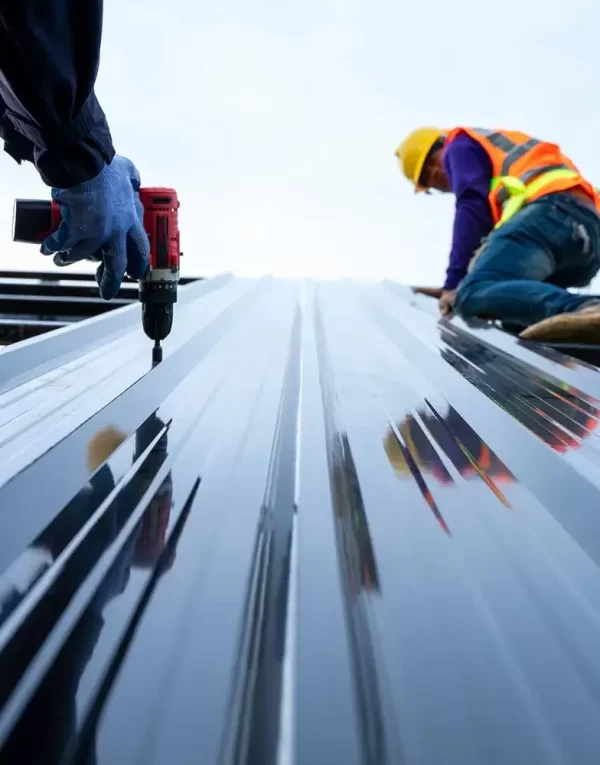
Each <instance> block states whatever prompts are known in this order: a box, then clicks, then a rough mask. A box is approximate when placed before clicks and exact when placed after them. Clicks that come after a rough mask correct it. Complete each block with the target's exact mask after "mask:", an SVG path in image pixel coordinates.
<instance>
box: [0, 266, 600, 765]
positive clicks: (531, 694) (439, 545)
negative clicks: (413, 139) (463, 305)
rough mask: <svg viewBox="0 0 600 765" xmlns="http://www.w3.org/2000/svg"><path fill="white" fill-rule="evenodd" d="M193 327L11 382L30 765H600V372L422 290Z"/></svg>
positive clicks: (4, 614)
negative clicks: (441, 303)
mask: <svg viewBox="0 0 600 765" xmlns="http://www.w3.org/2000/svg"><path fill="white" fill-rule="evenodd" d="M177 309H178V310H177V312H176V316H175V328H174V330H173V332H172V334H171V336H170V337H169V339H168V340H167V341H166V343H165V353H164V361H163V363H162V364H160V365H159V366H157V367H155V368H152V367H151V353H150V345H151V344H150V342H149V341H148V340H147V338H145V336H144V335H143V333H142V330H141V325H140V317H139V306H136V305H131V306H128V307H126V308H123V309H118V310H116V311H111V312H109V313H108V314H106V315H105V316H102V317H98V318H95V319H90V320H87V321H84V322H82V323H80V324H77V325H71V326H68V327H65V328H63V329H60V330H58V331H56V332H52V333H49V334H46V335H43V336H40V337H37V338H35V339H32V340H28V341H25V342H24V343H22V344H19V345H16V346H14V347H12V348H9V349H7V350H5V351H3V352H2V353H1V354H0V381H1V386H2V387H1V391H2V392H1V393H0V456H1V457H2V460H1V462H0V465H1V467H0V522H1V523H2V533H1V534H0V571H2V572H3V573H2V574H1V575H0V741H1V742H2V744H3V749H2V756H3V757H5V758H6V761H15V762H17V761H18V762H30V761H31V762H34V761H35V762H48V763H55V762H56V763H58V762H60V763H74V762H85V761H87V760H86V759H85V758H86V757H90V756H91V755H92V753H93V755H94V756H95V757H96V761H97V762H98V763H99V765H104V764H105V763H106V765H108V764H109V763H110V764H111V765H113V764H114V763H138V762H144V763H147V764H148V765H162V764H163V763H172V762H177V763H187V762H190V763H191V762H201V763H203V764H206V765H210V764H211V763H215V765H216V764H217V763H218V764H219V765H229V764H230V763H231V765H233V763H236V764H237V763H240V764H241V763H247V764H248V765H249V764H250V763H260V764H261V765H271V764H272V765H275V764H277V765H280V764H283V763H298V765H309V764H310V765H313V764H314V765H316V764H317V763H321V762H323V763H330V762H336V761H338V762H344V763H345V764H346V763H348V764H349V765H352V764H354V763H355V764H356V765H375V763H377V765H387V764H392V763H393V764H394V765H395V763H406V764H407V765H430V764H431V765H433V763H436V764H437V763H438V762H460V763H482V762H485V763H491V764H493V763H498V764H500V763H502V764H504V763H506V762H515V763H520V762H523V763H528V764H529V763H531V762H544V763H567V762H568V763H572V762H577V763H586V762H592V761H595V760H596V753H597V751H598V747H599V746H600V729H599V728H598V726H597V724H596V719H597V715H598V711H599V700H600V696H599V695H598V689H599V688H600V667H599V663H598V660H597V649H596V646H597V642H598V638H599V637H600V619H599V617H600V613H599V610H598V606H597V602H596V601H597V590H598V586H599V584H600V575H599V569H598V564H599V563H600V545H599V544H598V542H597V539H598V538H599V537H600V534H596V532H598V531H600V519H599V514H598V504H599V498H600V497H599V493H598V489H599V486H600V442H599V440H598V435H597V432H596V426H597V423H598V419H599V417H600V376H599V375H598V369H597V368H596V367H595V366H593V365H592V364H588V363H585V362H583V361H579V360H577V359H575V358H573V357H570V356H568V355H566V354H563V353H560V352H559V351H557V350H556V349H550V348H546V347H541V346H535V345H531V344H529V345H528V344H525V343H522V342H519V341H518V340H517V339H516V338H514V337H512V336H510V335H507V334H505V333H503V332H501V331H499V330H498V329H496V328H494V327H490V326H487V325H471V326H468V325H467V324H465V323H464V322H462V321H461V320H459V319H453V320H451V321H445V320H444V321H438V318H437V315H436V313H435V304H434V303H432V302H431V301H430V300H429V299H428V298H426V297H423V296H415V295H413V294H412V293H411V292H410V290H409V289H407V288H404V287H402V286H400V285H396V284H392V283H383V284H360V283H354V282H351V281H342V282H322V283H312V282H293V281H279V280H274V279H257V280H236V279H232V278H229V277H223V278H219V279H217V280H206V281H202V282H198V283H195V284H190V285H189V286H185V287H183V288H182V289H181V294H180V301H179V302H178V304H177ZM103 439H104V444H103V446H102V448H100V446H99V444H100V445H102V443H103ZM32 731H35V733H34V734H33V735H32Z"/></svg>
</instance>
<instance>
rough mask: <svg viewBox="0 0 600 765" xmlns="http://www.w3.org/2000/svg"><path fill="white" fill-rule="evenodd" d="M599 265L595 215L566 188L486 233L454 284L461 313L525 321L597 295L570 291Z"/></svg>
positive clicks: (599, 226)
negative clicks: (458, 282)
mask: <svg viewBox="0 0 600 765" xmlns="http://www.w3.org/2000/svg"><path fill="white" fill-rule="evenodd" d="M598 270H600V217H599V216H598V215H597V214H596V212H595V211H594V210H593V209H590V208H588V207H586V206H585V204H583V203H581V202H578V201H577V198H576V197H574V196H573V195H571V194H569V193H565V192H562V193H557V194H549V195H548V196H547V197H542V198H541V199H539V200H536V201H535V202H532V203H531V204H529V205H527V206H526V207H524V208H522V209H521V210H520V211H519V212H518V213H517V214H516V215H515V216H514V217H513V218H511V219H510V220H509V221H508V222H507V223H505V224H504V225H502V226H500V228H498V229H497V230H495V231H492V233H491V234H490V235H489V236H488V237H487V239H486V241H485V243H484V245H483V249H482V252H481V255H480V257H479V258H478V260H477V262H476V263H475V264H474V267H473V270H472V271H471V273H470V274H468V275H467V276H466V277H465V279H464V280H463V282H462V284H461V285H460V287H459V288H458V292H457V295H456V302H455V306H454V310H455V311H456V312H457V313H459V314H461V315H462V316H464V317H465V318H468V317H475V316H477V317H479V318H487V319H501V320H502V321H505V322H507V323H512V324H520V325H523V326H528V325H530V324H533V323H535V322H537V321H541V320H542V319H547V318H548V317H550V316H554V315H555V314H559V313H567V312H569V311H576V310H577V309H578V308H580V307H581V306H582V305H583V304H584V303H589V302H590V300H598V301H600V297H597V296H594V297H592V296H590V295H576V294H573V293H571V292H567V290H566V289H565V287H584V286H586V285H587V284H589V283H590V281H591V280H592V279H593V277H594V276H595V275H596V273H597V272H598Z"/></svg>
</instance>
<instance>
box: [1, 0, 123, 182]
mask: <svg viewBox="0 0 600 765" xmlns="http://www.w3.org/2000/svg"><path fill="white" fill-rule="evenodd" d="M102 5H103V2H102V0H0V115H1V116H0V138H2V139H3V140H4V149H5V151H7V152H8V153H9V154H10V155H11V156H12V157H13V158H14V159H15V160H17V162H21V161H29V162H33V163H34V164H35V166H36V168H37V170H38V172H39V173H40V176H41V178H42V180H43V181H44V182H45V183H46V184H47V185H49V186H57V187H59V188H68V187H70V186H73V185H74V184H76V183H81V182H83V181H86V180H89V179H90V178H94V177H95V176H96V175H98V173H99V172H100V171H101V170H102V168H103V167H104V165H105V164H107V163H109V162H111V161H112V158H113V156H114V154H115V151H114V148H113V145H112V139H111V135H110V131H109V129H108V124H107V122H106V118H105V116H104V112H103V111H102V109H101V107H100V104H99V103H98V101H97V99H96V96H95V95H94V84H95V81H96V75H97V71H98V62H99V56H100V42H101V37H102Z"/></svg>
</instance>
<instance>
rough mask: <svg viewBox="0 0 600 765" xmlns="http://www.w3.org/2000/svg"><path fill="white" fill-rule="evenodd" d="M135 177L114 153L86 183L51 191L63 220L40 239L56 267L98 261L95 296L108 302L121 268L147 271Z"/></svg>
mask: <svg viewBox="0 0 600 765" xmlns="http://www.w3.org/2000/svg"><path fill="white" fill-rule="evenodd" d="M139 188H140V176H139V173H138V171H137V170H136V168H135V166H134V165H133V163H132V162H131V161H130V160H128V159H126V158H125V157H120V156H118V155H117V156H115V158H114V159H113V161H112V162H111V163H110V165H106V166H105V167H104V169H103V170H102V172H101V173H100V174H99V175H97V176H96V177H95V178H93V179H92V180H91V181H86V182H85V183H80V184H78V185H77V186H73V187H72V188H70V189H52V199H54V200H55V201H56V202H58V203H59V204H60V209H61V214H62V222H61V224H60V226H59V227H58V229H57V230H56V231H55V232H54V233H53V234H50V235H49V236H47V237H46V238H45V239H44V241H43V242H42V253H43V254H44V255H51V254H52V253H57V254H56V255H55V256H54V262H55V263H56V265H58V266H67V265H70V264H71V263H76V262H77V261H80V260H86V259H87V260H95V261H99V262H100V266H99V267H98V271H97V273H96V280H97V282H98V286H99V288H100V295H101V296H102V297H103V298H104V299H105V300H110V299H111V298H113V297H114V296H115V295H116V294H117V292H118V291H119V287H120V286H121V282H122V281H123V277H124V275H125V272H126V271H127V273H128V274H129V276H131V277H132V278H134V279H141V278H142V277H143V276H144V274H145V273H146V271H147V269H148V253H149V250H150V244H149V242H148V236H147V235H146V232H145V231H144V227H143V219H144V212H143V207H142V203H141V202H140V198H139V194H138V190H139Z"/></svg>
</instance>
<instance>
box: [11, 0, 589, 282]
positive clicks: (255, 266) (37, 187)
mask: <svg viewBox="0 0 600 765" xmlns="http://www.w3.org/2000/svg"><path fill="white" fill-rule="evenodd" d="M594 2H595V5H596V6H597V1H596V0H571V2H565V1H564V0H560V1H559V0H519V2H516V1H515V0H505V2H502V3H489V2H477V1H476V0H454V2H452V3H442V2H435V3H427V2H421V3H403V2H398V1H397V0H371V1H370V2H367V1H366V0H363V1H362V2H359V1H358V0H303V2H302V3H299V2H294V3H292V2H289V1H286V0H252V2H249V1H248V0H220V2H219V3H218V4H217V3H202V2H198V0H170V2H169V3H168V5H167V6H165V4H164V3H163V2H158V1H157V0H144V1H143V2H142V1H141V0H128V2H127V3H117V2H107V3H106V10H105V26H104V42H103V55H102V60H101V65H100V75H99V79H98V84H97V93H98V96H99V98H100V100H101V103H102V105H103V107H104V110H105V111H106V114H107V117H108V120H109V124H110V127H111V130H112V133H113V138H114V141H115V145H116V148H117V151H118V152H119V153H121V154H124V155H126V156H129V157H130V158H131V159H132V160H133V161H134V162H135V163H136V164H137V166H138V168H139V170H140V173H141V176H142V183H143V184H144V185H168V186H174V187H175V188H176V189H177V190H178V192H179V194H180V199H181V204H182V207H181V230H182V249H183V251H184V253H185V257H184V262H183V264H182V268H183V273H187V274H194V275H206V274H215V273H219V272H223V271H232V272H235V273H237V274H240V275H248V274H263V273H272V274H277V275H283V276H315V277H325V278H329V277H337V276H354V277H357V278H382V277H390V278H393V279H396V280H398V281H401V282H405V283H416V282H420V283H428V284H438V283H440V282H441V281H442V279H443V275H444V270H445V267H446V262H447V256H448V249H449V243H450V234H451V223H452V212H453V198H452V197H450V196H446V197H441V196H438V197H426V196H422V195H419V196H417V197H415V196H414V195H413V193H412V191H411V188H410V186H409V185H408V184H407V183H406V182H405V181H404V178H403V177H402V175H401V174H400V171H399V169H398V167H397V165H396V162H395V157H394V149H395V147H396V145H397V144H398V143H399V142H400V140H401V139H402V138H403V137H404V135H405V134H406V133H407V132H408V131H410V130H411V129H412V128H413V127H417V126H420V125H423V124H433V125H435V124H440V125H442V126H448V127H450V126H454V125H458V124H468V125H479V126H483V127H506V128H515V129H520V130H524V131H527V132H530V133H533V134H534V135H536V136H537V137H540V138H547V139H550V140H553V141H557V142H558V143H560V144H561V146H562V148H563V150H564V151H565V152H566V153H568V154H569V155H570V156H571V158H572V159H573V160H574V161H575V162H576V163H577V164H579V166H580V169H581V170H582V171H583V172H584V173H586V174H587V175H588V177H589V178H590V179H591V180H592V181H593V182H595V183H597V184H598V183H600V149H599V147H598V136H599V135H600V110H599V106H598V96H597V93H598V82H597V66H598V64H597V57H596V56H595V54H594V51H595V49H596V46H597V42H598V21H599V20H600V12H599V11H598V10H597V9H596V10H594ZM217 5H218V6H219V7H218V9H217V8H216V6H217ZM0 178H1V179H2V183H1V184H0V264H1V265H2V267H7V266H14V267H18V268H44V267H48V268H53V266H52V264H51V261H49V260H48V259H45V258H44V257H43V256H42V255H40V254H39V253H38V252H37V251H36V249H35V247H31V248H30V247H28V246H26V245H14V244H12V243H11V241H10V237H11V216H12V199H13V198H14V197H15V196H39V195H40V194H42V195H45V194H46V193H47V190H46V189H45V187H44V186H43V184H41V182H40V181H39V179H38V178H37V175H36V173H35V170H33V168H31V167H30V166H29V167H25V166H22V167H19V166H18V165H16V164H15V163H14V162H13V161H12V160H11V159H10V158H9V157H8V156H7V155H5V154H0Z"/></svg>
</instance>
